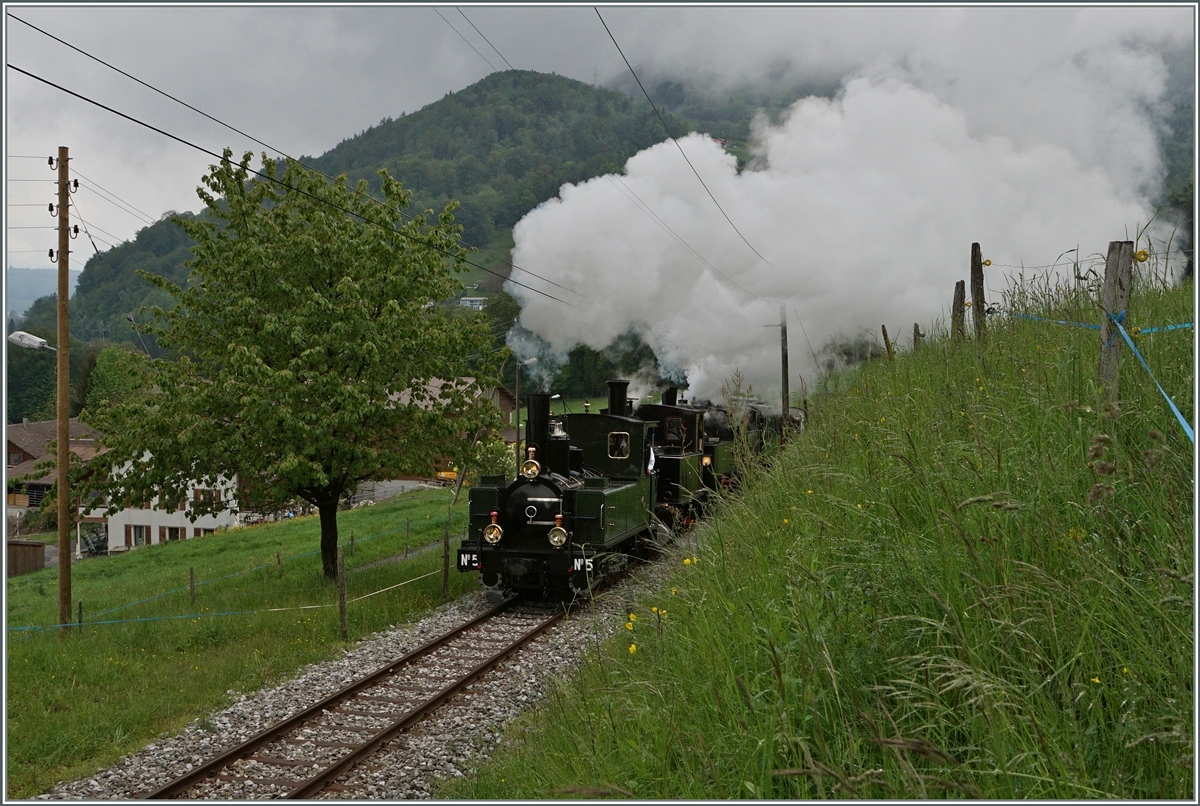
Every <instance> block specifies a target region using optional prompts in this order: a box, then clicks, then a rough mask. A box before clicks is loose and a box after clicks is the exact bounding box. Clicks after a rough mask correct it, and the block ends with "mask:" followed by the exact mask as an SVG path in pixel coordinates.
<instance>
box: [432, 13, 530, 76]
mask: <svg viewBox="0 0 1200 806" xmlns="http://www.w3.org/2000/svg"><path fill="white" fill-rule="evenodd" d="M433 11H434V13H436V14H437V15H438V16H439V17H442V12H440V11H438V9H437V6H433ZM458 13H459V14H462V12H461V11H459V12H458ZM463 16H464V17H465V16H466V15H465V14H464V15H463ZM442 22H444V23H446V24H447V25H449V26H450V30H451V31H453V32H454V33H456V34H458V38H459V39H461V40H462V41H464V42H466V43H467V45H468V46H470V48H471V50H473V51H475V52H476V53H479V48H477V47H475V46H474V45H473V44H471V40H469V39H467V38H466V37H465V36H463V35H462V33H461V32H460V31H459V30H458V29H457V28H455V27H454V24H453V23H451V22H450V20H448V19H446V18H445V17H442ZM467 22H470V20H467ZM471 27H472V28H474V27H475V26H473V25H472V26H471ZM475 30H479V29H478V28H476V29H475ZM480 36H483V34H480ZM484 39H485V40H486V37H484ZM488 44H489V45H490V44H492V43H491V42H488ZM492 50H495V48H492ZM479 58H481V59H483V60H484V61H485V62H487V66H488V67H490V68H492V72H493V73H498V72H500V71H499V70H497V69H496V65H494V64H492V62H491V60H490V59H488V57H487V56H484V55H483V54H482V53H479ZM511 66H512V65H509V67H511Z"/></svg>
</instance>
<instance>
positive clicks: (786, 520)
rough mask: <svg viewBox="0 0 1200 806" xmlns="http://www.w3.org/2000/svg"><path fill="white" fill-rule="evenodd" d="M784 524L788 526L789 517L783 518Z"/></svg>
mask: <svg viewBox="0 0 1200 806" xmlns="http://www.w3.org/2000/svg"><path fill="white" fill-rule="evenodd" d="M783 525H784V526H787V525H788V519H787V518H784V519H783Z"/></svg>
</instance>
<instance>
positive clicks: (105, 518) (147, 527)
mask: <svg viewBox="0 0 1200 806" xmlns="http://www.w3.org/2000/svg"><path fill="white" fill-rule="evenodd" d="M56 428H57V422H56V421H54V420H48V421H45V422H37V423H30V422H25V423H18V424H10V425H8V426H7V428H6V430H7V436H8V462H7V472H6V477H7V478H6V482H7V487H8V502H7V503H8V510H9V511H10V514H11V513H12V512H13V511H17V512H22V513H23V512H24V511H26V510H27V509H28V508H30V507H37V506H38V505H39V504H41V502H42V499H43V497H44V496H45V495H46V493H47V492H48V491H49V489H50V488H51V486H53V484H54V483H55V481H56V479H57V474H56V471H55V470H54V467H53V466H54V464H55V463H54V458H55V457H54V456H53V455H51V454H48V453H47V451H46V445H47V444H48V443H49V442H50V441H51V440H52V439H53V438H54V435H55V430H56ZM69 433H70V435H71V439H70V441H69V443H68V446H69V449H70V451H71V453H73V454H75V455H76V456H78V457H79V458H80V459H82V460H84V461H87V460H89V459H92V458H93V457H95V456H96V454H97V450H96V444H95V443H96V440H97V439H98V438H99V437H100V436H101V434H100V432H98V431H96V430H95V429H93V428H90V427H88V426H87V425H85V424H83V423H81V422H79V421H78V420H71V422H70V432H69ZM43 461H46V462H47V463H48V465H49V468H47V469H46V470H43V471H35V467H37V465H38V464H39V463H40V462H43ZM34 473H41V475H39V476H38V477H37V478H29V480H27V481H23V482H15V481H13V479H15V478H19V477H22V476H24V477H32V476H33V474H34ZM236 491H237V484H236V481H226V480H225V479H223V478H222V479H221V482H220V484H219V485H218V486H217V487H216V488H213V489H208V488H201V487H198V486H196V485H191V486H189V487H188V497H189V498H190V499H191V500H194V501H199V500H201V499H202V498H203V497H213V496H215V497H216V500H218V501H223V502H227V503H228V507H226V509H225V510H224V511H222V512H220V513H219V514H217V515H204V516H202V517H198V518H196V519H195V520H189V519H188V516H187V511H186V508H185V509H178V510H177V509H174V508H173V507H170V506H163V505H161V504H160V502H159V501H158V499H154V500H153V501H151V504H150V507H149V508H146V509H121V510H112V509H110V508H109V507H108V505H107V504H106V503H105V502H103V501H94V500H93V501H83V502H81V501H78V500H76V501H73V502H72V504H74V505H75V506H77V507H79V509H78V515H79V517H78V519H77V520H78V522H79V526H78V530H79V532H80V533H81V535H82V534H86V535H88V536H89V537H90V538H93V539H94V538H95V537H96V536H99V537H101V538H103V539H104V541H105V542H106V543H107V545H108V550H109V551H110V552H112V551H125V550H126V549H131V548H134V547H136V546H150V545H155V544H158V543H165V542H167V541H168V540H183V539H191V538H194V537H200V536H202V535H205V534H208V533H209V532H212V531H215V530H217V529H222V528H233V527H236V526H237V525H238V524H237V499H236Z"/></svg>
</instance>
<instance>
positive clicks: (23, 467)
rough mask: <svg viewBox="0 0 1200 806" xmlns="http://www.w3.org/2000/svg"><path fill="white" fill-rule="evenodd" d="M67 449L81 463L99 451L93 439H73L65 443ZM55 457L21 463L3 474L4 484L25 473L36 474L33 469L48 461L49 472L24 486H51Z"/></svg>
mask: <svg viewBox="0 0 1200 806" xmlns="http://www.w3.org/2000/svg"><path fill="white" fill-rule="evenodd" d="M67 447H68V448H69V449H70V451H71V453H73V454H75V456H77V457H79V458H80V459H82V460H83V461H85V462H86V461H88V460H89V459H91V458H92V457H94V456H95V455H96V454H97V453H98V452H99V451H97V449H96V441H95V440H94V439H73V440H71V441H70V442H68V443H67ZM57 458H58V457H56V456H53V455H47V456H43V457H40V458H38V459H29V460H26V461H24V462H21V464H19V465H14V466H13V467H10V468H8V469H7V471H6V472H5V476H6V477H7V478H5V482H11V481H12V480H13V479H16V478H20V477H21V476H24V475H25V474H27V473H33V472H36V471H35V468H36V467H37V465H38V464H39V463H40V462H43V461H48V462H50V463H51V466H50V468H49V470H48V471H47V472H46V474H45V475H44V476H42V477H41V478H36V479H28V480H26V481H25V482H24V483H25V484H47V485H49V484H53V483H54V482H55V481H57V480H58V462H57Z"/></svg>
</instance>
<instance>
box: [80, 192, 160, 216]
mask: <svg viewBox="0 0 1200 806" xmlns="http://www.w3.org/2000/svg"><path fill="white" fill-rule="evenodd" d="M82 187H84V188H86V189H87V190H91V191H93V192H95V193H96V195H97V196H98V197H99V198H100V200H101V201H106V202H108V203H109V204H111V205H112V206H113V207H116V208H117V209H118V210H120V211H121V212H123V213H129V215H131V216H133V217H134V218H136V219H137V220H138V221H141V222H144V223H146V224H153V223H154V221H153V219H151V218H149V217H148V216H144V215H142V214H141V213H137V212H134V210H136V209H137V208H132V209H130V208H127V207H125V204H127V202H124V201H118V200H114V199H115V197H114V199H110V198H109V197H108V196H106V195H103V193H101V192H99V191H100V187H99V186H98V185H88V184H84V185H82Z"/></svg>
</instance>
